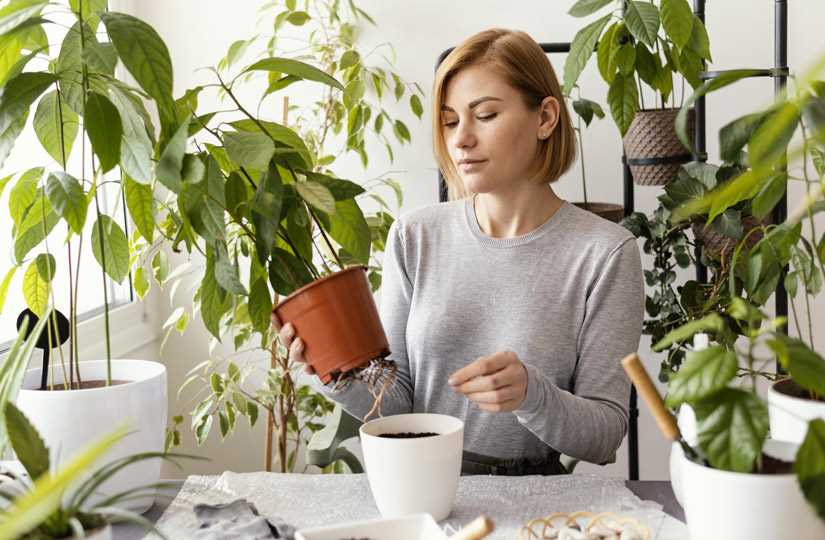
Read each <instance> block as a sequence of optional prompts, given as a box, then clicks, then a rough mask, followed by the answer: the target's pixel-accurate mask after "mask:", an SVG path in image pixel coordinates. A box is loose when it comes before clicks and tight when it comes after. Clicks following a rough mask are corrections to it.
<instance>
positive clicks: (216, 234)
mask: <svg viewBox="0 0 825 540" xmlns="http://www.w3.org/2000/svg"><path fill="white" fill-rule="evenodd" d="M302 4H303V5H302V6H301V7H300V8H299V7H298V5H297V3H296V2H291V1H287V2H271V3H269V4H267V5H266V6H265V7H264V8H263V9H264V11H263V16H264V18H265V19H268V20H269V19H272V20H273V21H274V22H270V23H269V24H268V26H269V27H271V28H273V29H274V34H273V35H271V36H262V35H258V36H253V37H251V38H248V39H245V40H239V41H236V42H234V43H233V44H232V45H231V46H230V48H229V51H228V52H227V55H226V56H225V57H224V58H223V59H222V60H221V61H220V62H219V64H218V66H217V67H216V68H215V69H213V70H212V73H213V78H214V81H215V82H214V83H211V84H206V85H203V86H199V87H196V88H193V89H191V90H189V91H187V92H186V94H185V96H184V98H183V100H187V106H188V108H189V111H190V115H189V118H188V119H187V120H185V121H184V122H182V123H181V124H180V125H179V126H178V127H177V129H176V130H175V133H174V135H173V136H172V137H171V138H170V139H169V142H168V143H167V144H166V146H165V147H164V148H163V150H162V151H161V152H160V161H159V166H158V168H157V180H158V182H159V183H160V184H161V185H162V186H164V188H165V189H166V191H167V192H168V193H167V195H166V196H165V197H164V198H163V199H162V200H161V201H160V208H161V215H162V218H161V219H160V228H161V229H162V230H163V231H164V235H165V236H168V237H173V238H174V239H175V240H174V242H173V244H172V248H173V249H174V250H186V251H187V252H189V253H194V252H201V253H202V254H203V256H204V259H205V265H204V267H203V270H202V273H199V275H201V278H200V285H199V287H198V290H197V292H196V293H195V297H194V310H195V311H196V312H199V313H200V316H201V318H202V319H203V322H204V323H205V326H206V328H207V329H208V331H209V332H210V333H211V334H212V337H213V338H214V341H213V345H214V344H216V343H217V342H218V341H220V340H223V339H224V338H231V339H232V340H233V345H234V348H235V352H234V353H233V354H231V355H230V356H229V357H228V358H220V357H218V356H217V355H216V357H215V358H212V359H210V360H207V361H205V362H203V363H201V364H200V365H198V366H196V367H195V368H193V370H192V371H191V372H190V374H189V377H188V378H187V381H186V383H185V386H189V385H190V384H192V383H195V382H196V381H199V382H200V389H199V392H198V393H197V394H196V395H197V397H196V402H197V403H196V405H195V408H194V410H193V412H192V415H191V427H192V429H193V430H194V432H195V435H196V437H197V440H198V442H199V443H200V442H202V441H203V440H205V438H206V437H207V436H208V434H209V433H210V431H211V430H212V426H213V425H216V426H217V427H219V428H220V434H221V436H222V437H227V436H229V435H230V433H232V432H233V430H234V429H235V426H236V421H237V419H238V418H239V417H241V416H246V417H247V418H248V420H249V422H250V423H251V424H254V423H255V421H256V420H257V418H258V417H259V416H260V417H262V418H263V417H264V416H266V417H267V419H268V421H271V422H272V425H271V427H272V429H273V431H274V432H275V434H276V445H275V452H276V453H277V457H278V462H279V466H280V470H281V471H292V470H294V468H295V466H296V463H297V460H296V452H298V450H299V449H300V448H301V447H302V446H303V445H305V444H306V443H307V441H308V440H309V438H310V437H311V436H312V434H313V433H315V432H316V431H318V430H320V429H321V428H323V427H324V425H323V424H322V423H321V420H322V419H323V418H324V417H325V416H326V415H327V414H328V413H329V412H331V410H332V408H333V405H332V403H331V402H329V401H327V400H326V399H325V398H323V396H321V395H319V394H317V393H315V392H313V391H312V390H311V389H310V387H309V386H308V385H306V384H305V383H304V382H302V381H301V380H300V379H299V377H298V375H299V373H300V371H301V366H297V365H295V364H294V363H292V362H291V361H290V360H289V358H288V355H287V354H286V350H285V349H284V348H283V347H282V346H280V344H279V343H278V341H277V336H276V333H275V331H274V330H273V328H272V326H271V313H272V310H273V307H274V305H275V304H276V302H277V300H278V298H281V297H285V296H287V295H289V294H291V293H292V292H294V291H295V290H296V289H298V288H300V287H302V286H304V285H306V284H308V283H310V282H312V281H314V280H317V279H318V278H321V277H323V276H326V275H329V274H331V273H333V272H335V271H338V270H342V269H344V268H347V267H349V266H352V265H364V266H366V267H367V269H368V278H369V281H370V284H371V286H372V289H373V290H376V289H377V288H378V287H379V286H380V283H381V264H380V257H379V255H380V252H381V251H383V249H384V244H385V241H386V237H387V233H388V232H389V228H390V226H391V225H392V223H393V221H394V218H393V216H392V213H391V212H392V208H391V207H390V205H389V204H388V203H387V202H386V199H385V196H384V191H386V192H389V193H391V194H393V195H394V196H395V199H396V204H397V206H400V204H401V190H400V187H399V185H398V183H397V182H395V181H394V180H392V179H390V178H386V177H384V176H382V177H379V178H376V179H373V180H370V181H368V182H364V183H363V184H360V183H356V182H352V181H349V180H345V179H342V178H339V177H338V176H337V175H336V174H335V173H334V171H333V170H332V169H333V167H334V165H335V164H336V161H337V160H338V158H339V157H340V156H342V155H344V154H346V153H355V154H357V155H358V156H359V159H360V161H361V163H362V164H363V165H364V166H365V167H366V166H367V164H368V162H369V156H368V154H367V150H366V148H367V146H366V143H367V141H369V140H370V138H373V139H374V140H376V142H382V143H383V144H384V146H385V148H386V149H387V152H388V156H389V158H390V159H392V158H393V157H394V153H393V148H394V147H395V146H396V145H400V144H406V143H408V142H409V141H410V136H409V130H408V129H407V127H406V125H405V124H404V123H403V121H402V120H401V119H399V118H394V117H392V116H391V115H390V113H389V112H388V111H387V110H386V108H385V107H387V104H386V100H387V99H388V95H391V96H393V97H391V98H389V99H394V101H396V102H399V101H401V100H402V99H405V98H406V97H408V102H409V107H410V110H411V112H412V113H413V114H415V115H416V116H418V117H420V116H421V114H422V107H421V103H420V97H419V95H420V93H421V91H420V89H418V87H417V85H415V84H408V83H405V82H404V81H403V79H402V78H401V77H400V76H399V75H398V74H396V73H395V72H394V71H392V69H391V67H392V66H391V64H390V63H389V62H388V60H387V59H386V58H385V57H383V56H382V57H381V58H379V59H378V60H381V62H382V63H383V67H382V65H378V64H373V63H371V62H370V60H371V54H370V53H369V52H364V51H362V50H360V48H359V43H358V41H357V29H358V27H357V24H356V23H358V22H366V23H369V24H373V22H372V19H371V18H370V17H369V15H368V14H367V13H365V12H364V11H363V10H361V9H360V8H358V7H357V6H356V5H355V3H354V2H338V1H332V2H327V1H308V2H303V3H302ZM313 26H314V27H315V28H313ZM290 29H291V30H299V31H301V32H303V34H305V35H308V42H307V46H306V47H302V48H301V52H302V54H301V55H297V56H296V55H295V54H291V55H290V53H289V51H284V50H281V49H279V44H281V43H284V42H287V39H286V37H285V36H286V32H287V31H288V30H290ZM261 43H264V44H265V45H264V47H263V48H262V49H261V47H260V46H259V45H260V44H261ZM256 45H258V47H257V49H256ZM247 57H251V58H247ZM261 79H264V81H265V82H266V84H265V85H263V87H264V90H263V91H262V92H259V95H258V98H257V103H255V102H252V103H251V104H245V103H243V102H242V100H241V98H240V97H239V95H240V93H241V92H240V90H241V89H243V88H246V87H247V86H252V85H254V84H256V83H260V82H261ZM367 81H369V84H370V85H371V86H369V88H368V87H367V86H366V85H367ZM299 85H300V86H302V87H303V88H306V91H307V92H314V93H316V94H317V95H318V96H319V99H318V100H316V101H312V102H310V103H308V104H292V105H291V106H290V107H289V115H288V118H287V122H284V119H283V117H282V113H281V111H282V109H283V107H282V106H281V105H282V101H281V100H280V99H276V98H280V97H281V96H282V95H283V94H284V93H285V89H287V88H288V87H289V89H290V90H292V89H293V87H297V86H299ZM256 88H259V86H258V87H256ZM204 91H206V92H209V91H215V92H217V94H218V95H219V96H222V100H223V102H224V103H225V105H226V106H225V107H223V108H221V109H220V110H219V111H203V110H200V109H199V108H198V96H199V94H200V93H201V92H204ZM244 95H248V94H247V93H246V92H245V93H244ZM262 111H275V112H274V113H272V114H264V113H263V112H262ZM388 130H391V131H392V132H393V134H394V139H390V138H389V137H388ZM336 135H340V136H336ZM167 165H168V167H167ZM365 203H369V204H371V206H372V207H377V210H376V211H375V212H374V213H371V214H370V213H366V212H365V209H366V208H367V205H366V204H365ZM144 248H149V249H151V247H150V246H149V245H148V243H147V242H145V241H144V240H139V241H138V250H139V251H140V250H141V249H144ZM142 260H144V261H148V260H149V257H148V255H147V256H143V257H142ZM157 267H158V268H161V270H162V272H161V274H162V276H161V277H165V279H162V281H164V282H165V283H166V284H172V286H173V287H176V285H175V284H176V283H179V282H180V281H181V280H182V279H183V275H184V274H183V272H182V271H181V268H182V267H178V268H177V269H175V270H173V271H172V274H168V270H163V268H162V265H161V264H158V265H157ZM189 268H191V266H190V267H189ZM139 272H141V273H142V274H143V275H145V274H148V273H149V269H148V268H147V269H145V270H139ZM156 273H157V272H156ZM163 274H166V275H165V276H164V275H163ZM139 286H140V287H141V289H142V290H141V293H142V294H143V293H145V288H146V287H148V280H142V281H140V285H139ZM187 319H188V314H187V312H186V310H185V309H184V308H178V309H176V310H175V312H174V313H173V314H172V316H171V317H170V319H169V321H167V324H166V326H167V327H168V329H169V331H171V330H172V329H173V328H176V327H177V328H178V329H179V330H180V329H181V327H185V325H186V321H187ZM260 350H265V351H267V353H268V355H269V357H270V364H269V366H266V367H265V368H263V369H262V368H261V367H260V365H259V364H257V365H256V364H255V362H254V361H250V362H244V361H241V360H239V357H241V356H243V355H245V354H246V355H249V354H250V353H254V351H260ZM265 413H267V414H265ZM269 419H271V420H269ZM176 431H177V430H172V431H171V435H170V437H171V440H172V442H174V441H175V440H176V438H177V439H179V437H180V435H179V433H177V434H176Z"/></svg>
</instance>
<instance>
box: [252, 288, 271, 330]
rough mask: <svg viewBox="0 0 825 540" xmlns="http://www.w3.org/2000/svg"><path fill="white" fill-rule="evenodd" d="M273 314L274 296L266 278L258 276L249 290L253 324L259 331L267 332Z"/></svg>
mask: <svg viewBox="0 0 825 540" xmlns="http://www.w3.org/2000/svg"><path fill="white" fill-rule="evenodd" d="M271 315H272V296H271V293H270V292H269V285H267V284H266V279H261V278H258V279H256V280H255V282H254V283H252V287H251V289H250V291H249V318H250V319H252V326H253V327H254V328H255V330H256V331H258V332H261V333H263V332H266V331H267V329H268V328H269V325H270V324H272V322H271V320H272V319H271Z"/></svg>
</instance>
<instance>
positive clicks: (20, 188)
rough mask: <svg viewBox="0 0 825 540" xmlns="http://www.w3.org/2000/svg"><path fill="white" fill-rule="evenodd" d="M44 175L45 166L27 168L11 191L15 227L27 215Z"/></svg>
mask: <svg viewBox="0 0 825 540" xmlns="http://www.w3.org/2000/svg"><path fill="white" fill-rule="evenodd" d="M42 177H43V167H34V168H32V169H29V170H27V171H26V172H24V173H23V174H21V175H20V177H19V178H18V179H17V183H15V184H14V187H13V188H11V191H10V192H9V215H11V219H12V221H13V222H14V226H15V227H19V226H20V222H21V221H22V220H23V218H24V217H25V216H26V213H27V212H28V211H29V208H30V206H31V204H32V203H33V202H34V199H35V198H36V197H37V185H38V184H39V183H40V179H41V178H42Z"/></svg>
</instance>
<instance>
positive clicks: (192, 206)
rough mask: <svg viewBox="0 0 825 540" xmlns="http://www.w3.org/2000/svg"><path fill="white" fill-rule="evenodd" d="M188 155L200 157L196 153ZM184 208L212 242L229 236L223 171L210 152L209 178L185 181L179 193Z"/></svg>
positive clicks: (199, 229)
mask: <svg viewBox="0 0 825 540" xmlns="http://www.w3.org/2000/svg"><path fill="white" fill-rule="evenodd" d="M187 158H191V159H195V160H197V161H200V158H198V157H195V156H187ZM180 204H181V210H183V211H184V212H185V213H186V215H187V217H188V218H189V220H190V221H191V222H192V226H193V227H194V228H195V231H197V233H198V234H199V235H201V236H202V237H203V238H205V239H206V240H207V241H209V242H214V241H215V240H222V239H223V238H224V237H225V236H226V223H225V221H224V208H225V207H226V197H225V192H224V181H223V175H222V174H221V171H220V167H219V166H218V162H217V161H215V159H214V158H212V157H211V156H210V157H209V158H208V159H207V165H206V181H201V182H197V183H191V182H188V181H187V182H186V183H185V184H184V187H183V190H182V191H181V195H180Z"/></svg>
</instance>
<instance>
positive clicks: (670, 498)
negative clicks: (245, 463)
mask: <svg viewBox="0 0 825 540" xmlns="http://www.w3.org/2000/svg"><path fill="white" fill-rule="evenodd" d="M182 484H183V481H181V485H182ZM625 485H626V486H627V488H628V489H629V490H630V491H632V492H633V493H634V494H635V495H636V496H638V497H639V498H641V499H644V500H650V501H654V502H657V503H659V504H661V505H662V510H663V511H664V512H665V513H666V514H668V515H669V516H672V517H674V518H676V519H678V520H679V521H684V512H683V511H682V508H681V507H680V506H679V503H678V502H677V501H676V498H675V496H674V495H673V490H672V489H671V487H670V482H667V481H634V482H629V481H628V482H625ZM179 490H180V486H179V487H177V488H168V489H165V490H163V494H164V495H165V496H164V497H163V498H159V499H158V501H157V502H156V503H155V505H154V506H153V507H152V508H151V509H150V510H149V512H147V513H146V514H145V515H144V517H146V518H147V519H149V520H150V521H151V522H153V523H155V522H157V520H158V519H160V517H161V515H162V514H163V512H164V510H166V508H167V507H168V506H169V503H170V501H171V500H172V499H173V498H174V497H175V496H176V495H177V493H178V491H179ZM112 532H113V538H114V539H115V540H120V539H123V540H138V539H141V538H143V537H144V536H145V531H144V530H143V529H142V528H141V527H139V526H137V525H133V524H126V523H122V524H117V525H115V526H114V527H113V531H112Z"/></svg>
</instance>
